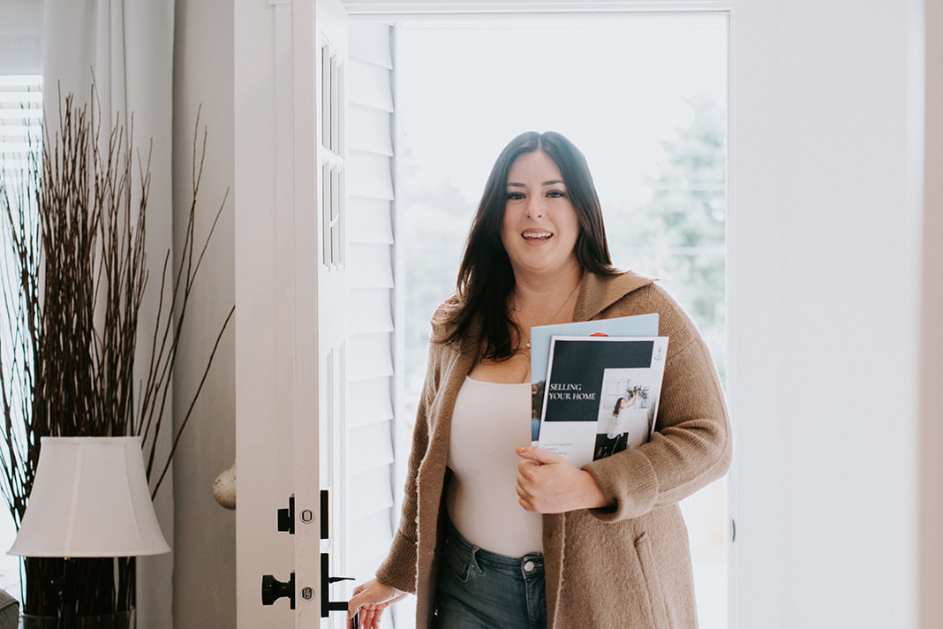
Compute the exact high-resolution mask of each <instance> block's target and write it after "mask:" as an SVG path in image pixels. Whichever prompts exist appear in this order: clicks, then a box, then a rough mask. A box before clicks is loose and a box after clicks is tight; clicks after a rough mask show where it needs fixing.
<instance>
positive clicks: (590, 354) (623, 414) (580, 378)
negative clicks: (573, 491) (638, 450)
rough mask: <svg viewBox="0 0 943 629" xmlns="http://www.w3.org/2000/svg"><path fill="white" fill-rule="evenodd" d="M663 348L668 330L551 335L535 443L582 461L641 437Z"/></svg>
mask: <svg viewBox="0 0 943 629" xmlns="http://www.w3.org/2000/svg"><path fill="white" fill-rule="evenodd" d="M667 353H668V337H666V336H660V337H659V336H652V337H618V336H553V337H551V341H550V356H549V358H548V361H547V369H546V373H547V374H548V377H547V378H546V382H545V383H544V386H543V387H542V389H543V400H542V404H541V408H540V415H539V416H540V420H541V421H540V430H539V439H538V445H539V446H540V447H542V448H544V449H546V450H549V451H550V452H554V453H556V454H559V455H561V456H563V457H564V458H566V459H567V460H569V461H570V462H571V463H573V464H574V465H575V466H577V467H581V466H582V465H585V464H586V463H589V462H591V461H595V460H597V459H601V458H604V457H607V456H611V455H613V454H615V453H616V452H620V451H622V450H625V449H626V448H634V447H637V446H639V445H641V444H643V443H645V442H647V441H648V440H649V438H650V436H651V431H652V429H653V427H654V422H655V417H656V415H657V413H658V401H659V397H660V393H661V384H662V379H663V377H664V373H665V358H666V356H667ZM535 386H536V387H537V388H538V389H540V388H541V387H540V383H537V384H536V385H535Z"/></svg>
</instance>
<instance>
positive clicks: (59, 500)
mask: <svg viewBox="0 0 943 629" xmlns="http://www.w3.org/2000/svg"><path fill="white" fill-rule="evenodd" d="M141 443H142V439H141V437H43V438H42V441H41V443H40V450H39V465H38V467H37V469H36V478H35V479H34V481H33V489H32V491H31V492H30V496H29V505H28V506H27V508H26V513H25V514H24V516H23V523H22V524H21V525H20V531H19V533H18V534H17V536H16V541H15V542H14V543H13V548H11V549H10V554H11V555H21V556H24V557H133V556H138V555H158V554H160V553H166V552H170V547H169V546H168V545H167V542H166V541H165V540H164V536H163V534H162V533H161V530H160V525H159V524H158V523H157V516H156V514H155V513H154V505H153V503H152V502H151V492H150V490H149V489H148V487H147V479H146V477H145V474H144V457H143V454H142V453H141Z"/></svg>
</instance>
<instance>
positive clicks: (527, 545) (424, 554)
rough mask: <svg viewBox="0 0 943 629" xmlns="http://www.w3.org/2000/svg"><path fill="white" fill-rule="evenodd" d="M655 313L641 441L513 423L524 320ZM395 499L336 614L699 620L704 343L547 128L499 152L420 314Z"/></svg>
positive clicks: (712, 377)
mask: <svg viewBox="0 0 943 629" xmlns="http://www.w3.org/2000/svg"><path fill="white" fill-rule="evenodd" d="M651 312H657V313H659V315H660V317H659V328H660V330H659V333H660V334H661V335H663V336H668V337H670V342H669V350H668V356H667V359H666V361H667V362H666V366H665V375H664V382H663V385H662V401H661V407H660V409H659V414H658V418H657V422H656V430H655V433H654V434H653V436H652V439H651V441H650V442H649V443H646V444H644V445H642V446H641V447H638V448H633V449H629V450H625V451H623V452H619V453H617V454H614V455H613V456H611V457H608V458H605V459H601V460H598V461H593V462H592V463H590V464H588V465H585V466H584V467H583V468H582V469H577V468H575V467H574V466H573V465H571V464H569V463H568V462H566V461H565V460H563V459H561V458H559V457H557V456H555V455H552V454H550V453H548V452H546V451H543V450H541V449H540V448H536V447H517V449H516V450H515V449H514V447H515V446H523V445H525V444H526V443H528V442H529V430H528V428H529V425H530V422H529V421H528V419H529V418H530V414H531V413H530V400H529V394H530V385H529V381H530V352H529V341H530V329H531V327H533V326H537V325H548V324H552V323H564V322H569V321H584V320H589V319H601V318H610V317H621V316H629V315H637V314H645V313H651ZM432 324H433V332H432V343H431V347H430V357H429V367H428V372H427V375H426V382H425V385H424V387H423V392H422V396H421V399H420V404H419V411H418V415H417V420H416V427H415V431H414V433H413V449H412V454H411V455H410V460H409V474H408V477H407V482H406V494H405V498H404V502H403V517H402V519H401V523H400V527H399V530H398V531H397V533H396V535H395V537H394V540H393V543H392V547H391V549H390V554H389V556H388V557H387V559H386V561H385V562H384V563H383V565H382V566H381V567H380V569H379V570H378V571H377V575H376V578H375V579H372V580H370V581H368V582H367V583H364V584H362V585H360V586H358V587H357V588H355V589H354V596H353V598H352V599H351V601H350V611H349V612H348V613H349V615H350V616H351V617H352V616H353V614H354V613H356V612H358V611H359V612H360V613H361V622H362V626H364V627H371V628H372V627H377V626H378V621H379V617H380V614H382V612H383V610H384V609H385V608H386V607H387V606H388V605H390V604H391V603H392V602H395V601H397V600H399V599H400V598H402V597H403V596H405V593H406V592H413V593H415V594H416V595H417V601H416V603H417V613H416V621H417V626H418V627H422V628H426V627H434V626H438V627H442V628H443V629H465V628H472V627H481V628H485V627H496V628H498V627H500V628H502V629H503V628H510V627H522V628H523V627H543V626H546V627H551V628H553V629H577V628H583V627H628V628H630V629H635V628H638V629H650V628H659V629H661V628H667V627H676V628H688V627H696V625H697V619H696V613H695V607H694V590H693V578H692V572H691V561H690V556H689V552H688V543H687V531H686V529H685V525H684V522H683V520H682V518H681V512H680V510H679V508H678V501H679V500H681V499H682V498H685V497H686V496H688V495H690V494H692V493H693V492H695V491H696V490H698V489H700V488H701V487H703V486H705V485H707V484H708V483H709V482H711V481H712V480H714V479H716V478H718V477H720V476H722V475H723V474H724V473H725V471H726V470H727V468H728V466H729V463H730V454H731V439H730V427H729V423H728V420H727V415H726V410H725V407H724V401H723V396H722V392H721V389H720V384H719V382H718V379H717V375H716V372H715V370H714V367H713V364H712V362H711V359H710V355H709V353H708V350H707V347H706V345H705V344H704V342H703V340H702V339H701V337H700V335H699V334H698V333H697V330H696V329H695V327H694V325H693V324H692V323H691V321H690V319H689V318H688V317H687V315H686V314H685V313H684V312H683V310H682V309H681V308H680V307H679V306H678V305H677V304H676V303H675V302H674V301H673V300H672V299H671V297H669V296H668V295H667V294H666V293H665V291H664V290H663V289H661V288H660V287H658V286H657V285H655V284H653V283H652V280H651V279H650V278H646V277H643V276H641V275H637V274H634V273H621V272H618V271H616V270H615V269H614V268H613V267H612V265H611V262H610V258H609V250H608V246H607V244H606V239H605V232H604V229H603V220H602V212H601V209H600V205H599V200H598V197H597V195H596V191H595V188H594V186H593V182H592V178H591V176H590V174H589V169H588V166H587V164H586V160H585V158H584V157H583V155H582V154H581V153H580V152H579V150H578V149H577V148H576V147H575V146H573V144H571V143H570V142H569V141H568V140H567V139H566V138H564V137H562V136H561V135H559V134H556V133H544V134H537V133H533V132H531V133H524V134H522V135H520V136H518V137H517V138H515V139H514V140H512V141H511V143H510V144H509V145H508V146H507V147H505V149H504V151H502V153H501V155H500V156H499V157H498V160H497V162H496V163H495V165H494V168H493V169H492V171H491V175H490V176H489V178H488V182H487V184H486V187H485V192H484V195H483V197H482V200H481V203H480V205H479V208H478V212H477V214H476V216H475V219H474V222H473V224H472V228H471V232H470V234H469V237H468V242H467V244H466V248H465V255H464V258H463V260H462V266H461V269H460V271H459V278H458V290H457V292H456V293H455V295H453V296H452V298H450V299H449V300H448V301H446V302H445V303H444V304H443V305H442V306H440V307H439V309H438V310H437V312H436V314H435V316H434V317H433V320H432Z"/></svg>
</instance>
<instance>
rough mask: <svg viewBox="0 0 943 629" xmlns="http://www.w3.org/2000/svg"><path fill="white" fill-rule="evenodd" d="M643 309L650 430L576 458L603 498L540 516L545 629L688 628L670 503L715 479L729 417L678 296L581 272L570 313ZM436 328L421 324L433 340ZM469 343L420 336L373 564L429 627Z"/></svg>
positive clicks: (674, 509) (470, 357)
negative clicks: (412, 423)
mask: <svg viewBox="0 0 943 629" xmlns="http://www.w3.org/2000/svg"><path fill="white" fill-rule="evenodd" d="M651 312H657V313H658V314H659V315H660V316H659V333H660V334H661V335H663V336H664V335H667V336H668V337H669V342H668V358H667V363H666V365H665V376H664V383H663V385H662V397H661V403H660V407H659V410H658V417H657V420H656V432H655V433H654V435H653V436H652V439H651V441H650V442H649V443H647V444H644V445H642V446H641V447H638V448H635V449H631V450H626V451H624V452H620V453H618V454H615V455H613V456H611V457H608V458H605V459H601V460H599V461H594V462H592V463H590V464H588V465H586V466H584V468H583V469H585V470H587V471H588V472H589V473H590V474H592V475H593V478H594V479H595V480H596V483H597V484H598V485H599V488H600V489H601V490H602V493H603V494H604V495H605V496H606V497H607V498H608V499H609V501H610V504H611V505H612V506H611V507H608V508H605V509H592V510H580V511H571V512H569V513H565V514H555V515H544V516H543V549H544V559H545V566H546V587H547V618H548V624H549V627H550V628H552V629H585V628H590V627H620V628H625V629H653V628H654V629H667V628H674V629H689V628H693V627H696V626H697V617H696V611H695V605H694V583H693V576H692V571H691V558H690V554H689V551H688V536H687V529H686V528H685V524H684V521H683V520H682V518H681V511H680V509H679V508H678V501H679V500H681V499H682V498H685V497H687V496H689V495H691V494H692V493H694V492H695V491H697V490H698V489H700V488H702V487H704V486H705V485H707V484H708V483H710V482H711V481H713V480H715V479H717V478H719V477H720V476H723V474H724V473H725V472H726V470H727V468H728V467H729V465H730V456H731V432H730V423H729V420H728V418H727V411H726V408H725V405H724V399H723V393H722V391H721V388H720V383H719V381H718V379H717V373H716V371H715V370H714V366H713V363H712V362H711V358H710V355H709V353H708V350H707V347H706V345H705V344H704V341H703V340H702V339H701V337H700V335H699V334H698V332H697V330H696V329H695V327H694V324H693V323H692V322H691V320H690V319H689V318H688V316H687V315H686V314H685V313H684V311H683V310H682V309H681V308H680V307H679V306H678V304H677V303H676V302H675V301H674V300H673V299H672V298H671V297H670V296H669V295H668V294H667V293H666V292H665V291H664V290H663V289H662V288H660V287H659V286H657V285H656V284H653V283H652V280H651V279H650V278H646V277H643V276H640V275H636V274H634V273H625V274H622V275H619V276H615V277H608V278H606V277H600V276H596V275H592V274H588V273H587V274H586V275H585V276H584V279H583V283H582V286H581V288H580V293H579V298H578V301H577V305H576V311H575V313H574V319H575V320H577V321H585V320H590V319H605V318H611V317H621V316H628V315H637V314H645V313H651ZM434 321H435V319H434ZM442 334H443V329H442V328H441V327H436V326H434V327H433V336H434V338H436V337H438V338H442V337H441V336H438V335H442ZM478 348H479V345H478V342H477V340H469V341H467V342H465V343H463V344H462V346H461V347H457V346H456V345H448V346H446V345H437V344H433V345H432V349H431V353H430V360H429V368H428V372H427V374H426V383H425V385H424V387H423V392H422V397H421V400H420V404H419V411H418V415H417V418H416V427H415V431H414V433H413V445H412V453H411V455H410V459H409V474H408V477H407V481H406V493H405V498H404V501H403V514H402V519H401V522H400V526H399V530H398V531H397V532H396V535H395V536H394V539H393V543H392V547H391V549H390V554H389V556H388V557H387V559H386V561H384V563H383V565H382V566H381V567H380V569H379V570H378V571H377V578H378V579H379V580H380V581H381V582H382V583H385V584H387V585H391V586H393V587H395V588H398V589H400V590H404V591H408V592H413V593H415V594H416V596H417V599H416V606H417V609H416V626H417V627H419V628H428V627H432V626H434V625H433V621H434V616H435V601H436V595H435V594H436V583H437V574H438V564H439V552H438V550H439V548H440V544H439V541H440V540H441V537H442V533H443V531H444V528H445V527H444V526H443V518H444V517H445V501H444V500H443V499H442V498H443V490H444V488H445V485H446V483H447V476H448V474H449V472H448V471H447V468H446V460H447V458H448V450H449V429H450V424H451V418H452V408H453V406H454V404H455V398H456V396H457V395H458V391H459V389H460V388H461V386H462V383H463V382H464V380H465V377H466V376H467V375H468V373H469V372H470V371H471V368H472V366H473V365H474V363H475V360H476V355H477V352H478ZM514 445H516V444H509V447H511V446H514ZM442 629H448V628H447V627H444V628H442Z"/></svg>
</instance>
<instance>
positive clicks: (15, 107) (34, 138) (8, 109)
mask: <svg viewBox="0 0 943 629" xmlns="http://www.w3.org/2000/svg"><path fill="white" fill-rule="evenodd" d="M41 119H42V77H40V76H36V75H25V76H13V75H0V178H2V185H0V191H2V192H0V194H6V195H8V198H9V200H10V201H11V202H12V203H13V204H14V207H16V201H15V199H16V198H17V197H18V196H19V195H21V194H22V183H23V176H24V173H26V172H28V169H29V168H30V167H31V159H32V158H38V157H39V156H40V154H41V150H42V131H41V126H40V124H41ZM31 153H32V158H31ZM33 163H34V164H35V162H33ZM6 207H7V206H6V202H5V201H0V211H4V212H5V210H6ZM8 224H9V223H8V221H7V220H0V225H2V226H3V227H2V229H0V240H2V246H3V248H2V253H0V255H2V256H3V258H2V263H0V269H2V273H3V277H2V278H0V282H2V287H3V295H4V298H6V296H7V295H9V294H10V291H11V289H13V290H15V288H14V287H15V286H17V285H18V281H17V278H16V275H15V267H14V265H13V263H12V260H10V259H9V256H10V252H11V247H10V245H9V238H10V233H9V230H8ZM14 303H15V301H14ZM0 311H2V312H3V313H4V315H3V316H4V317H5V316H6V315H7V312H8V311H7V310H6V308H5V307H4V308H2V310H0ZM3 323H4V324H3V325H2V326H0V349H2V355H0V360H3V362H4V365H5V366H6V365H9V364H10V361H11V360H12V355H11V354H10V351H11V342H10V341H11V338H10V326H9V325H7V321H6V320H4V322H3ZM4 371H5V372H6V371H7V370H6V369H5V370H4ZM14 387H15V385H14ZM15 538H16V526H15V525H14V522H13V519H12V517H11V515H10V510H9V508H8V506H7V503H6V502H3V505H2V509H0V548H3V549H8V548H10V546H12V545H13V540H14V539H15ZM0 588H2V589H4V590H6V591H7V592H9V593H10V594H12V595H14V596H16V597H17V598H19V596H20V571H19V558H18V557H13V556H10V555H7V554H6V553H3V554H0Z"/></svg>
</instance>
